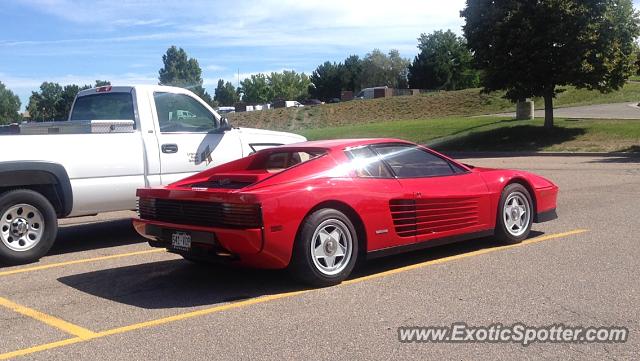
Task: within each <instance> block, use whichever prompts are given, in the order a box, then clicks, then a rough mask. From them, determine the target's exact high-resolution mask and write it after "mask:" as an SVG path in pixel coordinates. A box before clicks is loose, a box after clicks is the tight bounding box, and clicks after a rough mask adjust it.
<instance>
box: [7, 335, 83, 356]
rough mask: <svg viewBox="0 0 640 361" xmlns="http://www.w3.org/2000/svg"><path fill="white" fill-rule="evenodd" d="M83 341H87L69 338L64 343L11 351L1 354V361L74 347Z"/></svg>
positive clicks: (59, 342)
mask: <svg viewBox="0 0 640 361" xmlns="http://www.w3.org/2000/svg"><path fill="white" fill-rule="evenodd" d="M83 341H86V340H85V339H83V338H80V337H74V338H68V339H66V340H62V341H56V342H51V343H45V344H42V345H38V346H34V347H29V348H25V349H22V350H17V351H11V352H7V353H3V354H0V360H8V359H10V358H14V357H19V356H25V355H29V354H32V353H36V352H40V351H45V350H51V349H53V348H58V347H62V346H67V345H72V344H74V343H78V342H83Z"/></svg>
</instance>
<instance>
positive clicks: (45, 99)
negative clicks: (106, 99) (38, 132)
mask: <svg viewBox="0 0 640 361" xmlns="http://www.w3.org/2000/svg"><path fill="white" fill-rule="evenodd" d="M110 84H111V82H109V81H108V80H96V83H95V86H94V87H99V86H105V85H110ZM90 88H92V86H91V85H83V86H78V85H75V84H69V85H65V86H64V87H62V86H61V85H60V84H58V83H50V82H44V83H42V84H41V85H40V91H39V92H31V96H30V97H29V104H28V105H27V110H28V111H29V116H30V117H31V119H33V120H35V121H44V120H66V119H67V118H68V117H69V112H70V111H71V106H72V105H73V101H74V99H75V98H76V95H78V92H79V91H81V90H85V89H90Z"/></svg>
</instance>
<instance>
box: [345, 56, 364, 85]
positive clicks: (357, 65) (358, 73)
mask: <svg viewBox="0 0 640 361" xmlns="http://www.w3.org/2000/svg"><path fill="white" fill-rule="evenodd" d="M361 82H362V60H360V57H359V56H357V55H350V56H349V57H347V58H346V59H344V62H343V63H342V87H341V89H340V90H352V91H354V92H358V91H360V85H361Z"/></svg>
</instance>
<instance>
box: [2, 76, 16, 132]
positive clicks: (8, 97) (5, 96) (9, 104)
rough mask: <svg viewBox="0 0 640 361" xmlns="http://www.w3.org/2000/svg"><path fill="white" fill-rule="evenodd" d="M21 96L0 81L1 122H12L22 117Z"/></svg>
mask: <svg viewBox="0 0 640 361" xmlns="http://www.w3.org/2000/svg"><path fill="white" fill-rule="evenodd" d="M19 111H20V98H19V97H18V96H17V95H15V94H13V92H12V91H11V90H9V89H8V88H7V87H6V86H5V85H4V84H2V82H0V124H10V123H13V122H15V121H18V120H19V119H20V114H19V113H18V112H19Z"/></svg>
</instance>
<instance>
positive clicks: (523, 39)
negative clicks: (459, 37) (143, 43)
mask: <svg viewBox="0 0 640 361" xmlns="http://www.w3.org/2000/svg"><path fill="white" fill-rule="evenodd" d="M461 14H462V16H463V17H464V18H465V19H466V25H465V26H464V28H463V29H464V34H465V37H466V38H467V41H468V44H469V48H470V49H471V51H472V52H473V53H474V56H475V58H476V60H477V64H478V66H479V67H480V68H481V69H482V70H483V71H484V74H483V86H484V89H485V91H493V90H499V89H504V90H506V97H507V98H508V99H511V100H512V101H516V100H519V99H523V98H527V97H533V96H541V97H543V98H544V101H545V126H546V127H549V128H550V127H553V99H554V98H555V96H556V94H558V92H559V91H561V89H559V88H558V87H562V86H566V85H573V86H576V87H578V88H586V89H597V90H599V91H601V92H609V91H612V90H615V89H619V88H621V87H622V86H623V85H624V83H625V82H626V80H627V79H628V77H629V76H630V75H631V74H632V73H633V72H634V64H633V63H634V58H633V50H634V40H635V39H636V38H637V36H638V35H639V30H638V29H639V28H638V18H637V15H636V13H635V11H634V9H633V4H632V2H631V0H538V1H530V0H509V1H492V0H467V6H466V8H465V9H464V10H463V11H462V13H461Z"/></svg>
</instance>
